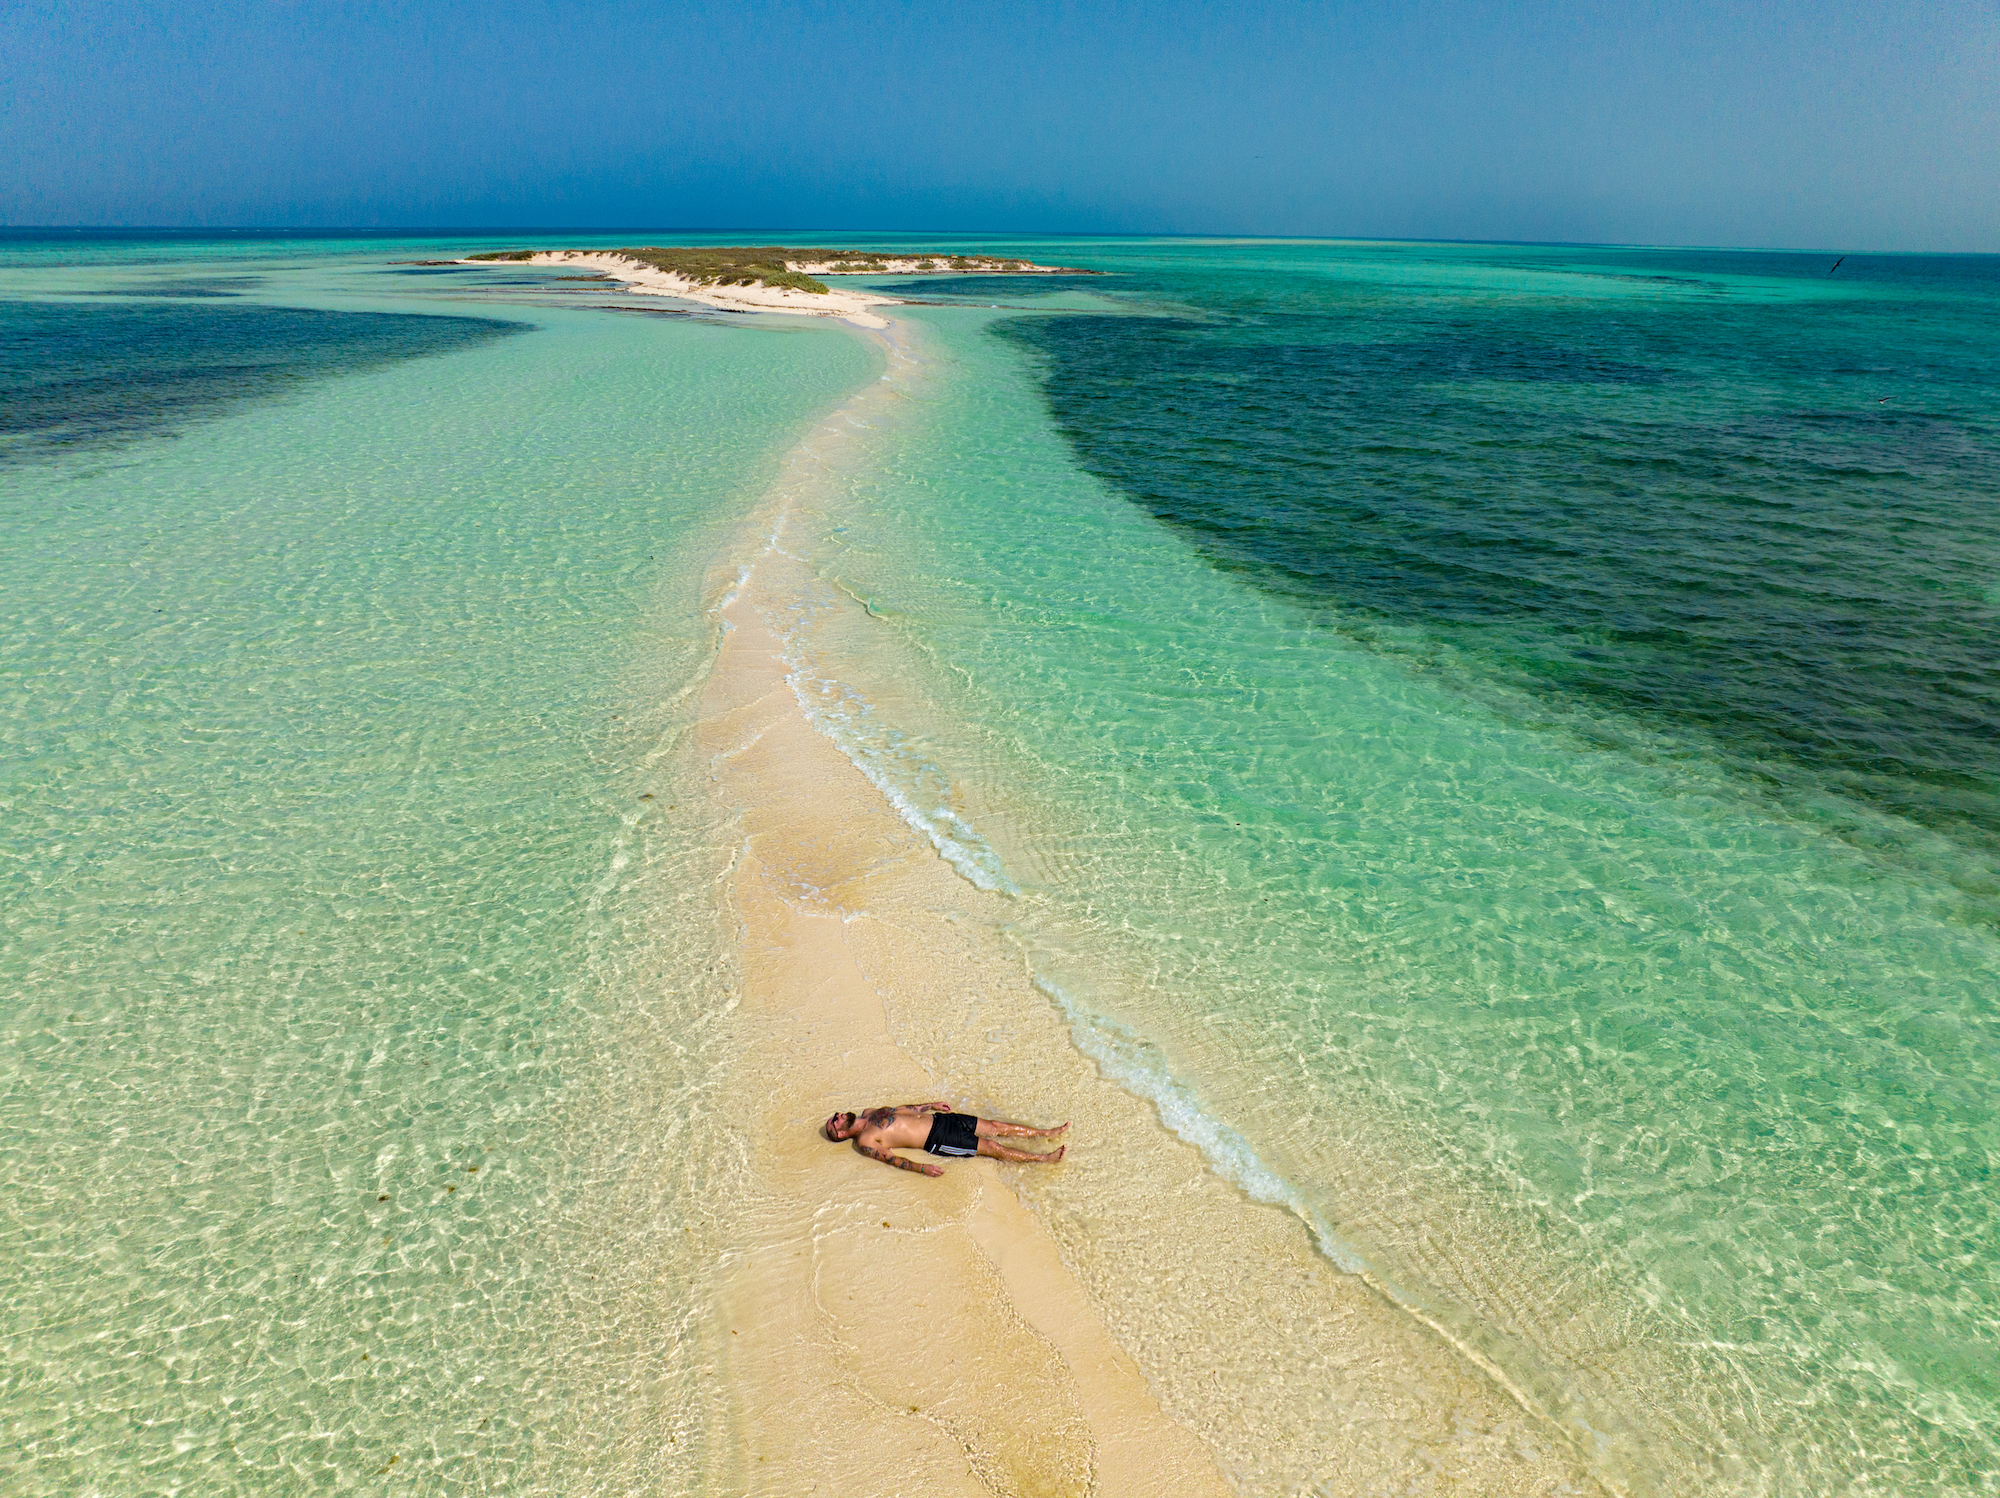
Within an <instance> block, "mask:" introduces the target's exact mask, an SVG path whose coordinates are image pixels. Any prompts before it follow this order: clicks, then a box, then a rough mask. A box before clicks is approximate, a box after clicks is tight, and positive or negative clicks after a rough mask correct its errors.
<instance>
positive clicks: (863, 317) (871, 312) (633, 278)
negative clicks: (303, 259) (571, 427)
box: [457, 250, 1065, 331]
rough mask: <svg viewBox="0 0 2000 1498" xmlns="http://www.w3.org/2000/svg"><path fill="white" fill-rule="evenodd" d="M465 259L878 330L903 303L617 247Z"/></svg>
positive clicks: (813, 266)
mask: <svg viewBox="0 0 2000 1498" xmlns="http://www.w3.org/2000/svg"><path fill="white" fill-rule="evenodd" d="M457 263H458V264H460V265H478V266H482V267H489V268H490V267H492V266H496V265H581V266H586V267H588V268H589V269H591V270H596V271H602V272H603V273H604V274H605V275H607V276H609V277H611V278H612V279H613V280H615V281H618V282H620V283H622V284H623V285H624V286H625V287H626V288H627V289H629V290H631V291H633V292H636V293H638V294H639V295H641V296H669V297H673V298H675V299H676V300H679V301H684V302H697V303H700V304H701V305H703V306H706V307H716V308H720V309H721V310H723V311H726V312H778V313H783V314H785V315H787V316H791V317H833V318H838V319H840V320H841V321H843V322H847V323H852V324H853V325H854V326H855V327H859V328H872V329H875V330H877V331H880V330H882V329H885V328H887V327H888V326H889V322H888V319H887V318H885V317H883V316H882V315H881V314H880V313H878V312H877V311H876V310H875V309H876V308H877V307H894V306H899V305H901V303H900V302H899V301H898V299H897V298H895V297H892V296H885V295H883V294H881V293H879V292H872V291H840V290H835V289H832V288H829V289H828V290H826V291H823V292H816V291H800V290H797V289H795V288H793V287H789V286H764V285H755V286H743V285H729V284H725V283H723V282H718V281H710V282H703V281H696V280H694V279H692V278H691V277H688V276H683V275H678V274H676V273H675V272H673V271H666V270H661V269H660V268H659V267H658V266H656V265H648V264H647V263H646V262H644V261H642V260H636V259H634V258H633V257H632V256H630V255H621V254H619V253H617V252H616V251H613V250H538V251H536V252H535V253H534V254H532V255H529V256H527V257H525V258H523V259H519V260H500V261H496V260H473V259H465V260H460V261H459V262H457ZM839 264H840V262H838V261H817V260H799V261H793V262H790V268H791V269H793V270H795V271H799V272H802V273H803V274H805V275H809V276H838V275H849V274H857V272H851V271H842V270H838V269H836V268H835V267H836V266H837V265H839ZM964 273H965V272H964V271H953V270H949V269H945V270H940V269H938V268H937V265H936V261H935V260H934V259H932V258H931V257H928V256H919V255H913V256H910V257H908V258H906V259H884V260H881V261H878V262H875V263H872V264H871V265H870V266H869V268H868V270H867V271H866V272H865V274H868V275H885V276H898V275H950V274H964ZM973 273H975V274H993V275H1021V276H1037V275H1041V276H1046V275H1059V274H1064V273H1065V272H1064V271H1063V269H1062V268H1061V267H1057V266H1046V265H1025V264H1021V263H1009V264H1006V265H1005V266H1004V267H1003V264H1002V262H999V261H995V262H992V264H991V266H990V267H989V266H987V265H979V266H976V267H975V268H974V271H973Z"/></svg>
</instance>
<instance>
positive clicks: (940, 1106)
mask: <svg viewBox="0 0 2000 1498" xmlns="http://www.w3.org/2000/svg"><path fill="white" fill-rule="evenodd" d="M1068 1127H1069V1125H1068V1124H1057V1125H1056V1126H1055V1127H1054V1128H1053V1129H1034V1128H1030V1127H1029V1126H1028V1125H1026V1124H1017V1123H1002V1122H1001V1121H1000V1120H999V1119H997V1118H974V1117H973V1116H972V1115H971V1114H970V1113H953V1112H952V1111H951V1104H950V1103H905V1104H903V1106H902V1107H900V1108H870V1109H869V1110H868V1111H867V1112H866V1113H862V1114H858V1115H857V1114H853V1113H836V1114H834V1115H833V1116H832V1117H831V1118H829V1119H827V1121H826V1122H825V1123H823V1124H821V1125H820V1129H819V1131H820V1133H822V1134H824V1135H826V1137H827V1138H828V1139H831V1140H832V1141H833V1142H834V1143H835V1144H838V1143H840V1141H841V1140H843V1139H852V1140H853V1141H854V1147H855V1148H856V1149H857V1150H859V1151H860V1152H861V1153H862V1154H864V1155H866V1156H867V1157H868V1158H869V1159H871V1160H880V1161H881V1162H882V1163H883V1164H884V1165H893V1166H895V1167H896V1168H897V1169H898V1170H916V1171H921V1172H923V1174H925V1175H927V1176H941V1175H943V1174H944V1167H943V1166H941V1165H926V1164H924V1163H923V1162H922V1161H920V1160H905V1159H904V1158H903V1157H902V1156H901V1155H896V1154H891V1153H890V1151H892V1150H927V1151H929V1152H930V1153H931V1154H933V1155H944V1156H947V1157H953V1156H955V1157H958V1158H961V1159H963V1158H965V1157H966V1156H969V1155H984V1156H986V1157H987V1158H988V1159H989V1160H1012V1161H1014V1162H1015V1163H1016V1164H1025V1163H1026V1162H1028V1161H1030V1160H1032V1161H1034V1162H1035V1163H1036V1164H1038V1165H1053V1164H1055V1163H1056V1161H1058V1160H1060V1159H1061V1158H1062V1157H1063V1150H1065V1149H1068V1148H1069V1146H1068V1145H1063V1146H1062V1148H1061V1149H1055V1150H1051V1151H1049V1152H1048V1153H1047V1154H1036V1153H1035V1152H1034V1151H1032V1150H1015V1149H1009V1148H1007V1146H1006V1145H1004V1144H995V1143H994V1142H993V1141H994V1140H995V1139H996V1138H1006V1139H1053V1138H1055V1136H1056V1135H1058V1134H1060V1133H1062V1131H1063V1130H1064V1129H1067V1128H1068Z"/></svg>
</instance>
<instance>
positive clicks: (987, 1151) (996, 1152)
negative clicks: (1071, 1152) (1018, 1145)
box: [979, 1139, 1069, 1165]
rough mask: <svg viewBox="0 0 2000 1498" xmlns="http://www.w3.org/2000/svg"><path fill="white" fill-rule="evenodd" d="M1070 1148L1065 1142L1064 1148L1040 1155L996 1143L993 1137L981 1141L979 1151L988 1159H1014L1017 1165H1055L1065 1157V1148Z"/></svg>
mask: <svg viewBox="0 0 2000 1498" xmlns="http://www.w3.org/2000/svg"><path fill="white" fill-rule="evenodd" d="M1068 1148H1069V1146H1068V1145H1066V1144H1065V1145H1064V1146H1063V1147H1062V1149H1053V1150H1050V1151H1049V1152H1048V1153H1047V1154H1046V1155H1038V1154H1036V1153H1035V1152H1034V1151H1033V1150H1013V1149H1008V1148H1007V1146H1006V1145H1004V1144H995V1143H994V1142H993V1141H992V1140H991V1139H982V1140H980V1141H979V1153H980V1154H982V1155H984V1156H985V1157H986V1158H987V1159H989V1160H1012V1161H1013V1162H1014V1163H1015V1164H1016V1165H1029V1164H1034V1165H1053V1164H1055V1163H1056V1161H1058V1160H1060V1159H1061V1158H1062V1157H1063V1150H1066V1149H1068Z"/></svg>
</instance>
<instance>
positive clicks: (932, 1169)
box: [854, 1139, 944, 1176]
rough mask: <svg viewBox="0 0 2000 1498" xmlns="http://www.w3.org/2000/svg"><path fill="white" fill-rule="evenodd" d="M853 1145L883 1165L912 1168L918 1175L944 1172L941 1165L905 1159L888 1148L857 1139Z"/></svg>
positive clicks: (901, 1168)
mask: <svg viewBox="0 0 2000 1498" xmlns="http://www.w3.org/2000/svg"><path fill="white" fill-rule="evenodd" d="M854 1147H855V1148H856V1149H857V1150H859V1151H860V1152H861V1153H862V1154H864V1155H866V1156H867V1157H868V1158H869V1159H871V1160H880V1161H881V1162H882V1163H883V1164H884V1165H893V1166H895V1167H896V1169H898V1170H914V1171H915V1172H916V1173H917V1174H918V1175H920V1176H941V1175H943V1174H944V1167H943V1166H942V1165H926V1164H924V1163H923V1162H922V1161H920V1160H905V1159H904V1158H903V1157H902V1156H901V1155H898V1154H893V1153H891V1152H890V1151H888V1150H880V1149H875V1148H873V1147H871V1146H869V1145H866V1144H863V1143H862V1142H861V1141H860V1140H859V1139H857V1140H855V1141H854Z"/></svg>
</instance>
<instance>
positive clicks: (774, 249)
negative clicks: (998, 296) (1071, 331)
mask: <svg viewBox="0 0 2000 1498" xmlns="http://www.w3.org/2000/svg"><path fill="white" fill-rule="evenodd" d="M542 253H546V252H544V251H538V250H489V251H488V252H486V253H485V254H481V255H468V256H466V259H468V260H532V259H533V258H534V257H535V256H536V255H537V254H542ZM585 253H590V254H599V255H623V256H625V257H626V258H627V259H630V260H637V261H639V262H640V263H641V264H643V265H650V266H653V267H654V268H655V269H657V270H663V271H667V272H669V273H671V274H673V275H677V276H685V277H687V279H688V280H690V281H692V282H694V283H695V284H696V285H697V286H778V287H784V288H787V289H789V290H792V291H810V292H824V291H825V290H826V283H825V282H823V281H816V280H814V279H813V278H812V277H811V276H809V275H807V274H806V273H805V272H803V271H799V270H794V269H793V268H792V267H793V266H796V265H810V266H812V267H814V268H815V269H816V270H818V271H820V273H821V274H823V275H868V274H871V273H873V274H876V275H882V274H889V273H893V272H900V271H906V270H914V271H918V272H938V271H958V272H972V271H983V272H986V273H988V274H1000V275H1005V274H1008V273H1010V272H1011V273H1014V274H1023V273H1029V272H1041V271H1046V269H1048V268H1047V267H1044V266H1038V265H1036V264H1034V263H1033V262H1032V261H1028V260H1018V259H1010V258H1008V257H1005V256H998V255H924V254H912V253H906V252H897V251H887V252H884V251H877V250H817V249H792V248H788V247H786V246H784V245H649V246H647V247H645V248H643V249H624V250H594V251H587V252H585Z"/></svg>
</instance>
